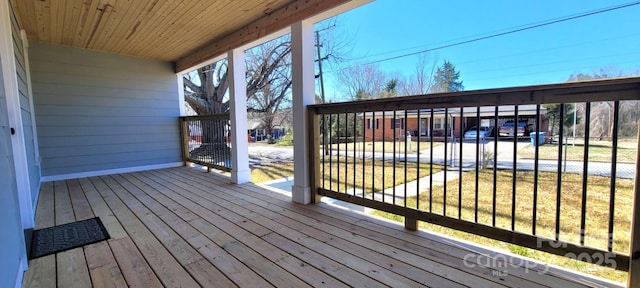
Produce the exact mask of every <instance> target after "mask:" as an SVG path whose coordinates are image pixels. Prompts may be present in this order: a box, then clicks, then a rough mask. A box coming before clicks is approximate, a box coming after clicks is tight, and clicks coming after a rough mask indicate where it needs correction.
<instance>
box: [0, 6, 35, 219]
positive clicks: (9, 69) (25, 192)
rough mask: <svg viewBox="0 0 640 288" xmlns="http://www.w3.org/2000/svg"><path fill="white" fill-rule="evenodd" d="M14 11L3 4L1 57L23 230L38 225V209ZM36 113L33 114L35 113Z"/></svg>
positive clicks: (0, 21) (1, 13)
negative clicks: (24, 123) (15, 47)
mask: <svg viewBox="0 0 640 288" xmlns="http://www.w3.org/2000/svg"><path fill="white" fill-rule="evenodd" d="M11 25H12V24H11V8H10V7H9V1H1V2H0V55H2V57H1V59H2V78H3V80H4V89H5V97H6V99H7V110H8V111H7V112H8V113H7V114H8V115H7V116H8V118H9V125H10V127H11V128H12V129H13V131H14V133H13V135H11V145H12V148H13V162H14V166H15V173H16V184H17V187H18V199H19V202H20V218H21V222H22V228H23V229H31V228H33V227H34V226H35V225H34V224H35V221H34V209H33V203H32V202H31V185H30V183H29V169H28V168H29V167H28V164H27V163H28V162H27V151H26V145H25V141H24V139H25V138H24V129H23V126H22V115H20V94H19V91H18V76H17V74H16V73H17V70H16V60H15V54H14V53H15V51H14V50H13V37H12V33H11ZM31 112H32V113H33V111H31ZM34 136H35V135H34Z"/></svg>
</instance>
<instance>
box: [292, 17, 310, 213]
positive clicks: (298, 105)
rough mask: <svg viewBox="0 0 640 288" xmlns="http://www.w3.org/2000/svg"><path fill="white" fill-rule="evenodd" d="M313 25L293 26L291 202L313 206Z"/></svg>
mask: <svg viewBox="0 0 640 288" xmlns="http://www.w3.org/2000/svg"><path fill="white" fill-rule="evenodd" d="M313 45H314V42H313V23H311V22H305V21H302V22H298V23H296V24H294V25H292V26H291V63H292V67H291V72H292V77H293V79H292V80H293V93H292V94H293V154H294V163H293V166H294V172H293V173H294V174H293V187H292V200H293V202H296V203H302V204H308V203H311V190H310V184H311V183H309V179H310V177H309V167H310V165H313V163H310V162H309V153H310V151H309V145H308V144H309V143H308V142H309V137H308V134H309V131H308V126H307V105H310V104H315V101H316V97H315V87H314V84H315V83H314V79H315V78H314V77H315V75H314V54H313V52H314V50H313V48H314V46H313Z"/></svg>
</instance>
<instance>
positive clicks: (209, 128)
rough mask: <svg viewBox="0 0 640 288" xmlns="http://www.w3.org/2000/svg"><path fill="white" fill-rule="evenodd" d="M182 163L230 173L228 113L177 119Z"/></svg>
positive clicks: (229, 125)
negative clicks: (178, 121)
mask: <svg viewBox="0 0 640 288" xmlns="http://www.w3.org/2000/svg"><path fill="white" fill-rule="evenodd" d="M180 130H181V135H182V137H181V138H182V157H183V161H185V162H191V163H195V164H199V165H203V166H206V167H209V168H214V169H219V170H223V171H231V144H230V141H229V140H230V138H229V135H230V133H229V132H230V131H231V121H230V117H229V113H223V114H212V115H201V116H184V117H180Z"/></svg>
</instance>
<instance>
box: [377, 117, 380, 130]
mask: <svg viewBox="0 0 640 288" xmlns="http://www.w3.org/2000/svg"><path fill="white" fill-rule="evenodd" d="M377 129H380V119H376V130H377Z"/></svg>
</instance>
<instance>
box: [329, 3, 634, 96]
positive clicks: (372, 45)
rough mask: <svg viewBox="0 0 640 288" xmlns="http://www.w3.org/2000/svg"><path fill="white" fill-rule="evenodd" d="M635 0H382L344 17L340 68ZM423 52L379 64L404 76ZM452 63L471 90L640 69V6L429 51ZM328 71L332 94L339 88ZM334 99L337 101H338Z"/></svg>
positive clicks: (340, 28) (340, 27) (433, 57)
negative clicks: (344, 44) (344, 45)
mask: <svg viewBox="0 0 640 288" xmlns="http://www.w3.org/2000/svg"><path fill="white" fill-rule="evenodd" d="M633 2H634V1H631V0H622V1H620V0H608V1H588V0H582V1H578V0H561V1H560V0H553V1H552V0H536V1H533V0H528V1H507V0H485V1H471V0H467V1H463V0H448V1H426V0H377V1H374V2H373V3H370V4H367V5H365V6H362V7H360V8H357V9H354V10H352V11H349V12H347V13H344V14H343V15H341V16H339V20H338V27H337V31H336V33H339V34H343V36H345V37H347V38H348V39H350V42H349V48H348V49H347V50H349V51H348V54H347V55H345V56H346V58H348V59H353V60H350V61H346V62H344V63H343V65H355V64H357V63H368V62H372V61H377V60H381V59H385V58H390V57H394V56H400V55H402V54H408V53H412V52H417V51H421V50H426V49H429V48H434V47H438V46H443V45H447V44H451V43H455V42H460V41H464V40H470V39H474V38H478V37H482V36H487V35H491V34H495V33H500V32H505V31H508V30H512V29H515V28H520V27H524V26H527V25H531V24H538V23H541V22H544V21H548V20H555V19H558V18H562V17H566V16H573V15H577V14H580V13H583V12H590V11H594V10H598V9H602V8H609V7H613V6H617V5H621V4H627V3H633ZM417 57H418V56H409V57H403V58H399V59H395V60H389V61H383V62H380V63H377V64H376V65H378V67H379V68H380V69H381V70H383V71H384V72H386V73H387V74H389V75H399V76H407V75H408V74H409V73H412V71H413V70H414V69H415V66H416V61H417V59H418V58H417ZM426 57H427V58H428V59H431V61H438V63H441V62H442V61H443V60H445V59H446V60H449V61H450V62H452V63H453V64H454V65H455V66H456V68H457V69H458V70H459V71H460V75H461V79H462V80H463V83H464V85H465V89H466V90H475V89H484V88H495V87H510V86H522V85H532V84H545V83H557V82H564V81H565V80H567V78H569V76H570V75H572V74H577V73H585V74H590V73H592V72H594V71H597V70H599V69H600V68H605V69H609V70H610V71H615V72H618V71H620V72H623V73H626V74H638V73H640V5H634V6H631V7H627V8H623V9H619V10H614V11H610V12H605V13H600V14H596V15H591V16H587V17H583V18H578V19H574V20H570V21H566V22H562V23H556V24H552V25H548V26H544V27H540V28H535V29H531V30H527V31H522V32H518V33H513V34H509V35H505V36H500V37H496V38H491V39H486V40H481V41H478V42H474V43H469V44H464V45H459V46H455V47H450V48H445V49H440V50H437V51H432V52H427V56H426ZM333 69H334V71H332V70H331V68H330V69H328V70H329V71H327V72H328V73H326V74H325V75H326V77H327V78H328V79H327V80H328V81H327V82H329V83H328V84H327V85H328V86H329V87H328V89H327V90H329V91H328V93H327V94H328V95H327V96H329V97H332V98H334V99H335V98H340V96H339V95H336V94H337V92H335V91H336V89H332V88H333V87H335V86H336V85H339V83H337V81H336V79H335V69H336V68H335V67H334V68H333ZM336 100H337V99H336Z"/></svg>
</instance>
